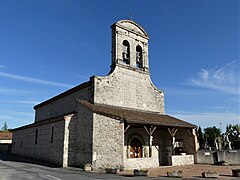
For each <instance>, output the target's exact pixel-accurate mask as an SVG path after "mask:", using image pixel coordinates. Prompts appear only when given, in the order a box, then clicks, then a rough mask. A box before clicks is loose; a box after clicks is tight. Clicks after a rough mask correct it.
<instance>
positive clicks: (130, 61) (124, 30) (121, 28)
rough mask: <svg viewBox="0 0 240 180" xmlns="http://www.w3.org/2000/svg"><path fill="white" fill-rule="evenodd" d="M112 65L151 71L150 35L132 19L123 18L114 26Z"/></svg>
mask: <svg viewBox="0 0 240 180" xmlns="http://www.w3.org/2000/svg"><path fill="white" fill-rule="evenodd" d="M111 28H112V65H111V67H112V68H114V67H115V66H121V67H125V68H131V69H132V68H134V69H136V70H139V71H145V72H149V65H148V39H149V38H148V35H147V33H146V32H145V31H144V29H143V28H142V27H141V26H139V25H138V24H137V23H135V22H134V21H132V20H121V21H118V22H117V23H114V24H113V25H112V26H111Z"/></svg>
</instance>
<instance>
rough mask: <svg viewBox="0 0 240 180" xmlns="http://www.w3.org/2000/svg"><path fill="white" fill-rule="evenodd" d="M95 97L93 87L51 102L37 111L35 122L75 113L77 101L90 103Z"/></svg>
mask: <svg viewBox="0 0 240 180" xmlns="http://www.w3.org/2000/svg"><path fill="white" fill-rule="evenodd" d="M92 96H93V91H92V86H91V85H90V86H88V87H85V88H83V89H80V90H79V91H77V92H74V93H72V94H69V95H67V96H64V97H62V98H60V99H58V100H55V101H53V102H50V103H48V104H46V105H44V106H42V107H39V108H37V109H36V111H35V121H40V120H44V119H49V118H52V117H56V116H60V115H65V114H68V113H72V112H75V111H76V109H77V106H76V104H77V103H76V99H84V100H88V101H90V100H91V99H92Z"/></svg>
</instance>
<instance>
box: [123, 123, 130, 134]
mask: <svg viewBox="0 0 240 180" xmlns="http://www.w3.org/2000/svg"><path fill="white" fill-rule="evenodd" d="M128 128H130V124H129V125H128V126H127V127H126V129H125V130H124V133H125V132H126V131H127V130H128Z"/></svg>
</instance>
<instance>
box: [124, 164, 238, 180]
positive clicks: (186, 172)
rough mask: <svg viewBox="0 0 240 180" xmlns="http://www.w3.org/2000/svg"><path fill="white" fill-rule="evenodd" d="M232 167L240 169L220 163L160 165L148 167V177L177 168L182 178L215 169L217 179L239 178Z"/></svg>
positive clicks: (125, 172)
mask: <svg viewBox="0 0 240 180" xmlns="http://www.w3.org/2000/svg"><path fill="white" fill-rule="evenodd" d="M232 169H240V166H220V165H202V164H194V165H187V166H162V167H159V168H154V169H149V177H166V176H167V172H169V171H173V170H178V171H182V172H183V178H191V179H194V178H201V177H202V172H205V171H216V172H218V173H219V177H218V179H240V177H238V178H237V177H233V176H232ZM121 174H122V175H132V171H122V172H121Z"/></svg>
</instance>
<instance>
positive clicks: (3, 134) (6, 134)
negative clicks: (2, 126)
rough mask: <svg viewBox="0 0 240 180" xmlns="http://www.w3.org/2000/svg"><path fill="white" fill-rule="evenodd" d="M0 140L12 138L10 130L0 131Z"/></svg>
mask: <svg viewBox="0 0 240 180" xmlns="http://www.w3.org/2000/svg"><path fill="white" fill-rule="evenodd" d="M0 140H12V132H0Z"/></svg>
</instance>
